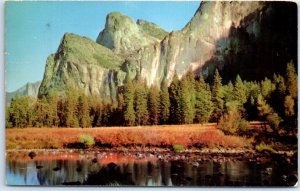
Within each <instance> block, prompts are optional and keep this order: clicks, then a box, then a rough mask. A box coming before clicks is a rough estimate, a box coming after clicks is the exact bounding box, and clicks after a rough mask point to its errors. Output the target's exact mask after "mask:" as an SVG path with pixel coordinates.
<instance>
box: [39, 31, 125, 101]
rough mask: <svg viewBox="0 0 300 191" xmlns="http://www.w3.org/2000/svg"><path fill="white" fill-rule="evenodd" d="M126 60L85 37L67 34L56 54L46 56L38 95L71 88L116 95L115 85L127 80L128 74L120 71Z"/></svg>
mask: <svg viewBox="0 0 300 191" xmlns="http://www.w3.org/2000/svg"><path fill="white" fill-rule="evenodd" d="M123 62H124V60H123V59H122V58H121V57H119V56H117V55H116V54H114V53H113V52H112V51H111V50H110V49H108V48H106V47H103V46H101V45H98V44H97V43H95V42H93V41H92V40H90V39H88V38H86V37H80V36H78V35H75V34H71V33H67V34H65V35H64V37H63V38H62V40H61V44H60V46H59V48H58V51H57V52H56V54H54V55H50V56H49V57H48V59H47V64H46V70H45V73H44V79H43V82H42V84H41V87H40V90H39V97H41V96H42V95H47V94H48V93H49V92H51V91H59V92H60V91H64V90H66V89H68V88H69V87H72V88H75V89H78V90H81V91H84V92H85V94H87V95H97V96H101V97H111V96H112V97H115V92H116V87H117V86H121V85H122V84H123V81H124V79H125V73H124V72H122V71H120V66H121V64H122V63H123Z"/></svg>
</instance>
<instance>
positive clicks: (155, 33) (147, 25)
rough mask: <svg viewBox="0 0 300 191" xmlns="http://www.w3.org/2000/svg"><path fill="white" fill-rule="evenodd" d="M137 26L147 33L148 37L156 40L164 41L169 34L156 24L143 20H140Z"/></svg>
mask: <svg viewBox="0 0 300 191" xmlns="http://www.w3.org/2000/svg"><path fill="white" fill-rule="evenodd" d="M136 24H137V25H138V26H139V27H140V29H142V30H143V31H145V32H146V33H147V34H148V35H150V36H152V37H154V38H157V39H159V40H163V39H164V38H165V37H166V36H167V34H168V32H167V31H165V30H164V29H162V28H160V27H159V26H157V25H156V24H154V23H151V22H148V21H145V20H142V19H138V20H137V21H136Z"/></svg>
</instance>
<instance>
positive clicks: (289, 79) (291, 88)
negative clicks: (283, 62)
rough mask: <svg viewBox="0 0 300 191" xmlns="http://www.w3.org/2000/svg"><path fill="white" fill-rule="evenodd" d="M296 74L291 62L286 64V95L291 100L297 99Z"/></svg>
mask: <svg viewBox="0 0 300 191" xmlns="http://www.w3.org/2000/svg"><path fill="white" fill-rule="evenodd" d="M297 79H298V77H297V73H296V70H295V67H294V64H293V62H290V63H288V64H287V68H286V87H287V93H288V94H289V95H290V96H292V98H296V97H298V83H297Z"/></svg>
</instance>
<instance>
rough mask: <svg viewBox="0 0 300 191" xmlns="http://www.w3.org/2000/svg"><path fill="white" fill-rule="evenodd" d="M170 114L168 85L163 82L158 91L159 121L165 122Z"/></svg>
mask: <svg viewBox="0 0 300 191" xmlns="http://www.w3.org/2000/svg"><path fill="white" fill-rule="evenodd" d="M169 116H170V97H169V91H168V86H167V84H166V83H163V85H162V87H161V91H160V122H161V123H162V124H166V123H167V122H168V120H169Z"/></svg>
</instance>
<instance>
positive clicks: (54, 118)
mask: <svg viewBox="0 0 300 191" xmlns="http://www.w3.org/2000/svg"><path fill="white" fill-rule="evenodd" d="M58 101H59V100H58V96H57V93H55V92H51V93H50V94H49V97H48V104H49V110H50V117H49V119H50V121H51V122H50V123H51V124H50V125H51V126H54V127H57V126H58V125H59V117H58V111H57V110H58Z"/></svg>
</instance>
